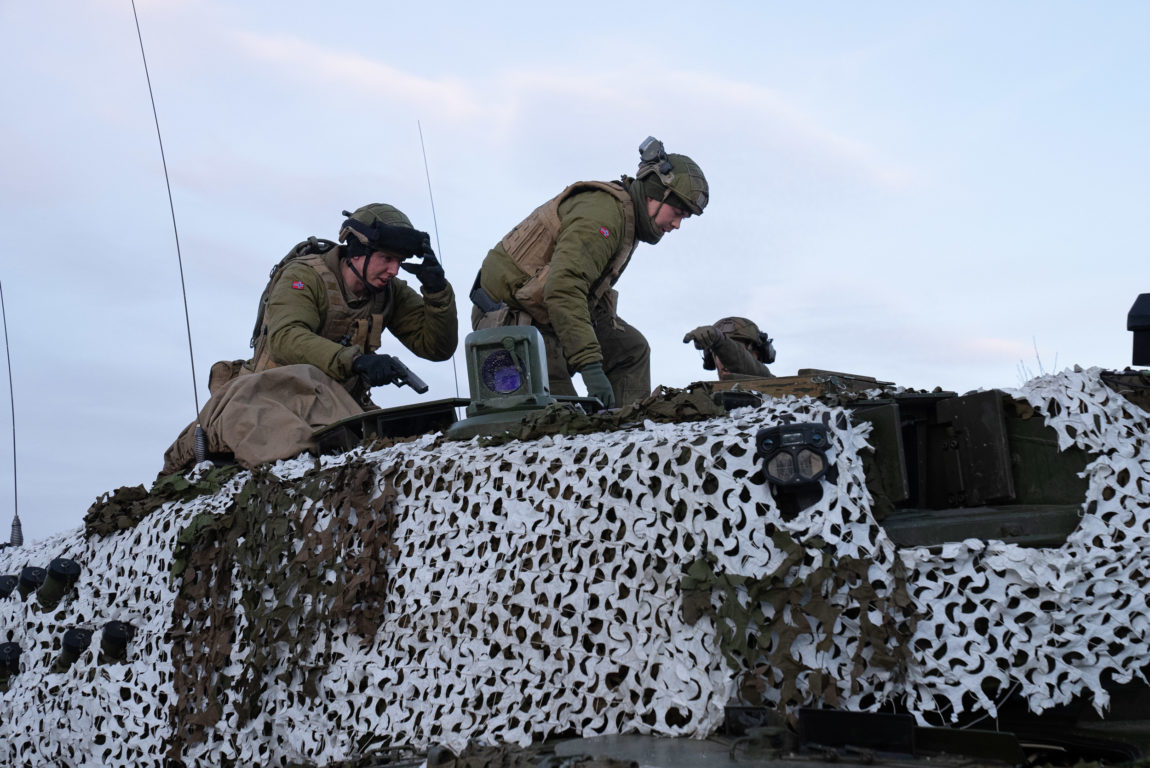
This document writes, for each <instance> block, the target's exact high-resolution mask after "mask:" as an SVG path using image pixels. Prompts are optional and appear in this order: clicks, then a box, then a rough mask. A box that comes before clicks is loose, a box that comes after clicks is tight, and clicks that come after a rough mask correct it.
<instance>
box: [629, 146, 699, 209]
mask: <svg viewBox="0 0 1150 768" xmlns="http://www.w3.org/2000/svg"><path fill="white" fill-rule="evenodd" d="M635 178H637V179H641V180H644V189H645V190H646V192H647V196H648V197H650V198H652V199H655V200H663V201H667V202H671V203H672V204H673V205H677V206H678V207H681V208H683V209H685V210H687V211H689V212H690V213H693V214H694V215H696V216H699V215H702V213H703V209H704V208H706V207H707V203H708V202H709V201H710V193H711V189H710V187H709V186H708V184H707V177H706V176H704V175H703V169H702V168H700V167H699V164H698V163H696V162H695V161H694V160H692V159H691V158H689V157H687V156H686V155H677V154H674V153H671V154H668V153H667V152H665V151H664V150H663V142H661V141H659V140H658V139H656V138H655V137H654V136H648V137H647V139H646V141H644V142H643V143H642V144H640V145H639V171H638V173H636V174H635Z"/></svg>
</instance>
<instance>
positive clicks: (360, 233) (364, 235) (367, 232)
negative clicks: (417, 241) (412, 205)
mask: <svg viewBox="0 0 1150 768" xmlns="http://www.w3.org/2000/svg"><path fill="white" fill-rule="evenodd" d="M343 215H344V216H346V217H347V219H346V220H345V221H344V222H343V225H342V226H341V227H340V229H339V240H340V242H341V243H346V242H348V238H349V237H353V238H355V239H356V240H358V241H359V242H361V243H363V244H364V245H376V244H379V243H380V242H381V241H383V240H385V237H384V232H385V230H384V229H383V227H381V226H380V225H381V224H382V225H384V226H388V227H405V228H407V229H414V228H415V227H414V226H412V223H411V219H409V218H407V216H406V215H405V214H404V213H403V211H401V210H399V209H398V208H396V207H395V206H394V205H388V204H387V203H368V204H367V205H362V206H360V207H359V208H356V209H355V212H354V213H348V212H347V211H344V212H343Z"/></svg>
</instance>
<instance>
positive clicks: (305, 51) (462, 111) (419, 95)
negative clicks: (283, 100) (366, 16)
mask: <svg viewBox="0 0 1150 768" xmlns="http://www.w3.org/2000/svg"><path fill="white" fill-rule="evenodd" d="M233 37H234V39H235V41H236V43H237V44H238V46H239V48H240V50H241V52H243V53H244V54H246V55H247V56H248V57H249V58H251V59H253V60H257V61H263V62H266V63H270V64H274V65H275V67H276V68H277V70H279V71H284V72H291V73H292V76H293V77H294V78H296V79H299V80H311V81H314V82H316V83H319V84H322V85H324V89H325V90H327V91H346V93H347V96H348V99H350V101H348V100H344V99H339V100H338V101H339V102H340V103H350V104H355V103H357V102H363V103H364V104H365V105H366V104H373V105H374V104H378V103H384V104H387V103H388V102H390V101H398V102H401V103H403V104H405V105H414V106H416V107H417V108H418V109H419V110H420V112H421V113H423V114H429V115H435V116H437V117H438V118H440V119H443V120H451V121H459V120H466V119H470V118H474V117H476V116H478V115H480V114H482V113H483V112H484V111H485V109H484V107H483V106H482V105H481V104H480V102H479V101H478V100H477V99H476V98H475V96H474V91H473V89H472V88H469V87H468V86H467V85H465V84H464V83H462V82H460V81H458V80H456V79H454V78H443V79H432V78H426V77H419V76H417V75H413V74H410V73H408V72H405V71H403V70H401V69H396V68H395V67H390V66H388V65H386V64H384V63H382V62H380V61H378V60H376V59H372V58H368V57H366V56H360V55H358V54H354V53H348V52H346V51H342V50H335V49H332V48H327V47H324V46H320V45H315V44H313V43H309V42H307V41H305V40H301V39H299V38H295V37H284V36H265V35H257V34H253V33H250V32H235V33H234V34H233Z"/></svg>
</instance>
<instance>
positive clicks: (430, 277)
mask: <svg viewBox="0 0 1150 768" xmlns="http://www.w3.org/2000/svg"><path fill="white" fill-rule="evenodd" d="M423 237H424V240H423V254H422V255H423V261H422V262H420V263H418V264H410V263H408V262H406V261H405V262H403V263H402V264H400V265H399V266H401V267H402V268H403V269H404V270H406V271H408V272H410V273H411V274H413V275H415V277H416V278H417V279H418V280H419V284H420V285H422V286H423V289H424V290H425V291H427V292H428V293H435V292H437V291H442V290H443V289H444V288H446V287H447V276H446V275H445V274H444V273H443V265H441V264H440V263H439V259H437V258H435V251H433V250H431V238H430V237H428V236H427V235H424V236H423Z"/></svg>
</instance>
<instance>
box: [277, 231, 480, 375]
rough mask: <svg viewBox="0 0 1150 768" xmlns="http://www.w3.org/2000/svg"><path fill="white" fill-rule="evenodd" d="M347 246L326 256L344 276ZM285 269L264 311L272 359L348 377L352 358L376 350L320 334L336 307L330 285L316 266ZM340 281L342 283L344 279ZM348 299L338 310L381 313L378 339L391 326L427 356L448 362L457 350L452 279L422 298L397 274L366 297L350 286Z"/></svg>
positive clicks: (297, 263) (291, 264) (331, 267)
mask: <svg viewBox="0 0 1150 768" xmlns="http://www.w3.org/2000/svg"><path fill="white" fill-rule="evenodd" d="M343 248H344V247H343V246H340V247H339V249H338V250H339V252H340V253H336V250H334V249H333V250H332V251H330V252H329V253H328V254H327V255H326V257H325V258H324V263H325V264H326V268H327V269H328V270H329V271H333V272H334V273H335V274H336V275H340V271H339V269H338V259H339V255H341V254H342V251H343ZM281 272H282V274H280V275H278V276H277V279H276V282H275V283H274V285H273V286H272V287H271V290H270V292H269V294H268V302H267V308H266V309H265V312H264V324H265V325H266V327H267V329H268V353H269V355H270V357H271V360H272V362H273V363H274V364H275V365H292V364H295V363H307V364H310V365H314V366H315V367H316V368H319V369H320V370H321V371H323V372H324V373H325V374H327V375H328V376H330V377H332V378H333V379H335V380H336V381H340V382H343V381H346V380H348V379H349V378H351V376H352V370H351V364H352V361H354V360H355V358H357V357H359V356H360V355H362V354H364V353H365V352H373V351H375V350H374V349H364V348H363V347H362V346H360V345H359V344H351V345H345V344H341V343H340V340H339V339H328V338H324V337H323V336H322V335H320V332H321V331H322V330H323V328H324V326H325V325H326V321H327V314H328V312H329V310H330V309H331V307H330V306H329V305H330V297H329V295H328V288H327V285H326V284H325V281H324V278H323V276H322V275H321V274H320V273H319V272H318V271H317V269H316V268H314V267H312V266H310V265H308V264H306V263H304V262H303V261H301V260H293V261H290V262H288V263H287V264H286V265H284V267H283V269H282V270H281ZM339 284H340V286H341V287H343V281H342V277H340V278H339ZM343 300H344V302H345V303H346V307H342V308H337V309H338V311H343V312H353V313H355V314H357V315H363V316H365V317H367V316H371V315H376V316H380V317H381V319H382V328H379V329H373V331H374V332H373V333H371V334H369V335H371V336H373V337H374V338H376V339H378V338H379V333H381V332H382V330H384V329H386V330H389V331H391V333H392V335H394V336H395V337H396V338H397V339H399V341H400V343H402V344H403V345H404V346H405V347H407V348H408V349H410V350H411V351H412V352H414V353H415V354H416V355H418V356H419V357H422V358H424V359H427V360H447V359H448V358H450V357H451V355H452V354H454V352H455V348H456V345H457V344H458V340H459V328H458V322H457V319H456V309H455V294H454V292H453V291H452V288H451V284H450V283H449V284H448V285H447V287H446V288H444V289H443V290H442V291H437V292H435V293H424V294H423V295H422V296H421V295H420V293H417V292H416V291H415V290H413V289H412V288H410V287H409V286H408V285H407V283H405V282H404V281H403V280H400V279H398V278H392V280H391V281H390V282H389V283H388V285H387V287H385V288H384V289H383V290H382V291H379V292H377V293H375V294H373V295H372V296H370V297H368V298H364V299H357V298H355V297H354V296H350V295H349V294H348V292H347V291H346V289H345V290H344V291H343Z"/></svg>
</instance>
